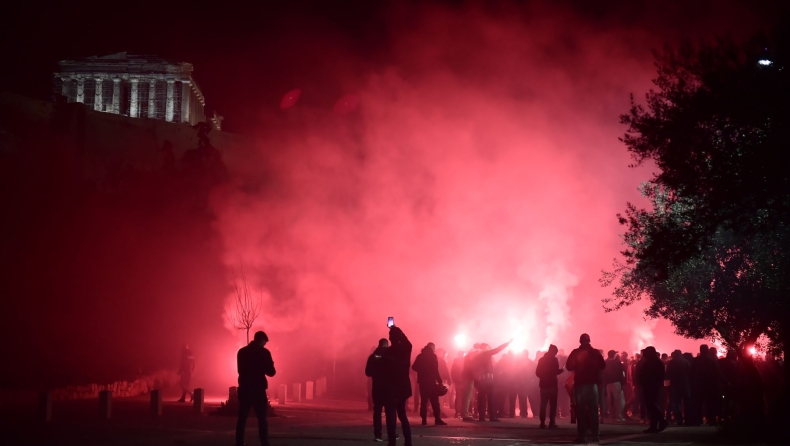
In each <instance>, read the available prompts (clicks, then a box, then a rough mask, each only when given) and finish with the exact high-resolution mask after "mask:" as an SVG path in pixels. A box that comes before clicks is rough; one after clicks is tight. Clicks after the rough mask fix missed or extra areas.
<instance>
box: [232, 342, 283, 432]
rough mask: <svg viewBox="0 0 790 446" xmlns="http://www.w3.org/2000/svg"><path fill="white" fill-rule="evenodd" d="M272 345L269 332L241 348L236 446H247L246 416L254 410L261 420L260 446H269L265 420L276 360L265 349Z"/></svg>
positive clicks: (238, 363) (238, 359) (238, 360)
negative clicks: (268, 393) (251, 409)
mask: <svg viewBox="0 0 790 446" xmlns="http://www.w3.org/2000/svg"><path fill="white" fill-rule="evenodd" d="M267 342H269V337H268V336H266V333H264V332H262V331H258V332H256V333H255V337H254V338H253V340H252V342H250V343H249V345H247V346H246V347H242V348H241V349H239V353H238V354H237V355H236V364H237V367H238V370H239V390H238V393H239V420H238V423H236V446H242V445H243V444H244V429H245V428H246V426H247V416H248V415H249V414H250V408H251V407H252V408H255V416H256V417H258V434H259V435H260V438H261V445H262V446H268V445H269V424H268V422H267V421H266V409H267V406H268V404H267V401H268V400H267V398H266V389H268V388H269V381H268V380H267V379H266V377H267V376H274V374H275V370H274V361H273V360H272V354H271V353H269V350H267V349H266V348H265V346H266V343H267Z"/></svg>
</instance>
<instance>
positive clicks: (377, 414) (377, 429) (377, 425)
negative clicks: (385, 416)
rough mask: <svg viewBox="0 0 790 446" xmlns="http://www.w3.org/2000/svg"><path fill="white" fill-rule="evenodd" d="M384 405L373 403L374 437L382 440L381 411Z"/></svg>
mask: <svg viewBox="0 0 790 446" xmlns="http://www.w3.org/2000/svg"><path fill="white" fill-rule="evenodd" d="M383 409H384V405H383V404H378V403H375V402H374V403H373V437H375V438H381V411H382V410H383Z"/></svg>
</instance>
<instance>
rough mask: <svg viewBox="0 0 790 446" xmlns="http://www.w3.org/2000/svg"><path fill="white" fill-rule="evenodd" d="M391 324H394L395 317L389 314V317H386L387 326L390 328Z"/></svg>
mask: <svg viewBox="0 0 790 446" xmlns="http://www.w3.org/2000/svg"><path fill="white" fill-rule="evenodd" d="M393 325H395V318H394V317H392V316H390V317H388V318H387V328H390V327H392V326H393Z"/></svg>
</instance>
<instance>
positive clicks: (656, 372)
mask: <svg viewBox="0 0 790 446" xmlns="http://www.w3.org/2000/svg"><path fill="white" fill-rule="evenodd" d="M644 358H645V362H644V363H643V364H642V368H641V369H640V370H639V385H641V386H642V392H644V395H645V405H646V406H647V413H648V415H649V416H650V427H649V428H648V429H646V430H645V431H644V432H645V433H656V432H661V431H663V430H664V429H666V427H667V421H666V420H665V419H664V413H663V411H662V410H661V408H660V407H659V404H658V398H659V395H660V393H661V389H662V388H663V387H664V363H663V362H662V361H661V358H660V357H659V356H658V353H656V349H655V347H652V346H650V347H647V348H645V354H644Z"/></svg>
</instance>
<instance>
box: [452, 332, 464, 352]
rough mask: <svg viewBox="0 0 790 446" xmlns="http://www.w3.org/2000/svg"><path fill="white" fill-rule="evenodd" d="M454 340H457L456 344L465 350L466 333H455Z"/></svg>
mask: <svg viewBox="0 0 790 446" xmlns="http://www.w3.org/2000/svg"><path fill="white" fill-rule="evenodd" d="M453 340H454V341H455V346H456V347H457V348H459V349H461V350H463V349H464V347H466V335H465V334H463V333H458V334H457V335H455V337H454V338H453Z"/></svg>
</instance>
